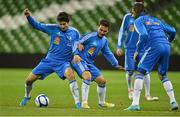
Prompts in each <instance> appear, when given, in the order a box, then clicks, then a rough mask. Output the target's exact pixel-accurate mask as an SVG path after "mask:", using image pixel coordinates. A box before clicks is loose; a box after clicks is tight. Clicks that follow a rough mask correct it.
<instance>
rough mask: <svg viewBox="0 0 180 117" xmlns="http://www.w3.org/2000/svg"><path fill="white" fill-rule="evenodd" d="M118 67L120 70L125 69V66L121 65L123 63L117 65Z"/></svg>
mask: <svg viewBox="0 0 180 117" xmlns="http://www.w3.org/2000/svg"><path fill="white" fill-rule="evenodd" d="M117 69H119V70H125V69H124V67H123V66H121V65H118V66H117Z"/></svg>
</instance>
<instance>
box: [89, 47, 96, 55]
mask: <svg viewBox="0 0 180 117" xmlns="http://www.w3.org/2000/svg"><path fill="white" fill-rule="evenodd" d="M94 51H95V48H94V47H91V48H89V50H88V53H89V54H90V55H92V54H93V53H94Z"/></svg>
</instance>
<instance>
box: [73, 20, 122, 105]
mask: <svg viewBox="0 0 180 117" xmlns="http://www.w3.org/2000/svg"><path fill="white" fill-rule="evenodd" d="M109 26H110V22H109V21H107V20H101V21H100V22H99V27H98V29H97V31H96V32H90V33H86V34H84V35H83V36H82V37H81V39H80V41H79V43H80V44H82V45H83V49H82V50H81V51H79V48H78V49H76V51H75V53H74V59H73V61H72V66H73V68H74V69H75V71H76V72H77V73H78V75H79V76H80V77H82V79H83V83H82V108H90V107H89V105H88V94H89V85H90V84H91V82H92V81H95V82H96V83H97V93H98V97H99V106H100V107H114V106H115V105H114V104H112V103H107V102H105V96H106V80H105V79H104V77H103V75H102V74H101V72H100V70H99V69H98V68H97V67H96V66H95V65H94V59H95V58H96V56H97V55H98V53H99V52H100V51H101V52H102V54H103V55H104V56H105V58H106V59H107V60H108V61H109V62H110V63H111V64H112V66H113V67H115V68H122V67H121V66H119V65H118V61H117V60H116V58H115V57H114V55H113V53H112V52H111V51H110V49H109V47H108V38H107V37H106V35H107V33H108V31H109Z"/></svg>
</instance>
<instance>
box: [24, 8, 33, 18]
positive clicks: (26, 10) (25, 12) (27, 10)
mask: <svg viewBox="0 0 180 117" xmlns="http://www.w3.org/2000/svg"><path fill="white" fill-rule="evenodd" d="M24 15H25V16H26V17H28V16H30V15H31V12H30V11H29V9H27V8H26V9H25V10H24Z"/></svg>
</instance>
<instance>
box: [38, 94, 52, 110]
mask: <svg viewBox="0 0 180 117" xmlns="http://www.w3.org/2000/svg"><path fill="white" fill-rule="evenodd" d="M35 104H36V106H38V107H47V106H48V105H49V98H48V96H47V95H45V94H39V95H38V96H37V97H36V99H35Z"/></svg>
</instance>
